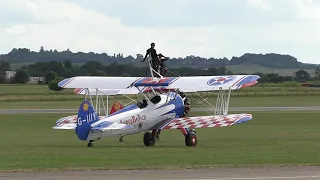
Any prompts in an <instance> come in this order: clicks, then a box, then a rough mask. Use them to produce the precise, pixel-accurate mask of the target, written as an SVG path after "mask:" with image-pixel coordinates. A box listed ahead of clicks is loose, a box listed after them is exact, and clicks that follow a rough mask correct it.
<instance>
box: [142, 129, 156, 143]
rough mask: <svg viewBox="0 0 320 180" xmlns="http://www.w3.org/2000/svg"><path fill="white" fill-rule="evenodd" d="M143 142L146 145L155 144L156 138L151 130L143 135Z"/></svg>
mask: <svg viewBox="0 0 320 180" xmlns="http://www.w3.org/2000/svg"><path fill="white" fill-rule="evenodd" d="M143 143H144V145H145V146H154V144H155V143H156V138H155V136H154V135H153V134H152V133H151V132H146V133H144V136H143Z"/></svg>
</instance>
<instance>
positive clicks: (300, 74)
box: [294, 69, 310, 82]
mask: <svg viewBox="0 0 320 180" xmlns="http://www.w3.org/2000/svg"><path fill="white" fill-rule="evenodd" d="M294 76H295V79H296V80H297V81H299V82H305V81H309V80H310V74H309V73H308V72H307V71H305V70H303V69H300V70H299V71H297V72H295V73H294Z"/></svg>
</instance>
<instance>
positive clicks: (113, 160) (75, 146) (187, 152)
mask: <svg viewBox="0 0 320 180" xmlns="http://www.w3.org/2000/svg"><path fill="white" fill-rule="evenodd" d="M65 115H67V114H38V115H33V114H25V115H0V118H1V121H2V126H1V127H0V136H1V137H2V138H1V139H0V157H1V160H0V170H1V171H6V170H49V169H141V168H182V167H196V166H221V165H227V166H229V165H230V166H239V165H297V164H300V165H305V164H308V165H319V162H320V157H319V156H318V149H319V148H320V139H319V137H320V130H319V126H320V120H319V116H320V112H314V111H312V112H304V111H298V112H254V113H253V117H254V119H253V120H252V121H249V122H247V123H245V124H241V125H237V126H232V127H226V128H215V129H213V128H207V129H198V130H197V132H198V146H197V147H196V148H187V147H186V146H185V145H184V138H183V136H182V135H181V133H180V131H179V130H164V131H162V133H161V140H160V141H158V142H157V143H156V145H155V147H144V145H143V142H142V137H143V134H137V135H132V136H128V137H125V138H124V142H123V143H119V142H118V139H117V138H108V139H103V140H100V141H97V142H95V143H94V147H93V148H87V147H86V143H85V142H82V141H79V140H78V139H77V137H76V135H75V133H74V131H72V130H71V131H68V130H65V131H63V130H62V131H59V130H53V129H51V127H52V126H53V125H54V122H55V120H57V119H58V118H59V117H62V116H65ZM193 115H196V114H193Z"/></svg>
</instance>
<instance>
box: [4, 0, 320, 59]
mask: <svg viewBox="0 0 320 180" xmlns="http://www.w3.org/2000/svg"><path fill="white" fill-rule="evenodd" d="M319 34H320V0H317V1H316V0H153V1H150V0H90V1H89V0H1V5H0V42H1V43H0V53H1V54H3V53H8V52H9V51H11V49H12V48H14V47H17V48H18V47H26V48H30V49H32V50H36V51H38V50H39V49H40V46H44V48H45V49H57V50H59V51H60V50H65V49H67V48H70V50H71V51H73V52H78V51H82V52H90V51H93V52H98V53H101V52H106V53H109V54H113V53H123V54H124V55H129V54H131V55H133V56H135V55H136V54H137V53H142V54H144V53H145V50H146V49H147V48H148V47H149V46H150V43H151V42H155V43H156V49H157V51H158V52H161V53H163V54H164V55H168V56H170V57H179V56H180V57H181V56H182V57H185V56H187V55H196V56H203V57H207V58H208V57H216V58H223V57H227V58H231V57H232V56H241V55H243V54H244V53H248V52H249V53H281V54H290V55H293V56H295V57H297V58H298V60H299V61H302V62H309V63H317V64H320V35H319Z"/></svg>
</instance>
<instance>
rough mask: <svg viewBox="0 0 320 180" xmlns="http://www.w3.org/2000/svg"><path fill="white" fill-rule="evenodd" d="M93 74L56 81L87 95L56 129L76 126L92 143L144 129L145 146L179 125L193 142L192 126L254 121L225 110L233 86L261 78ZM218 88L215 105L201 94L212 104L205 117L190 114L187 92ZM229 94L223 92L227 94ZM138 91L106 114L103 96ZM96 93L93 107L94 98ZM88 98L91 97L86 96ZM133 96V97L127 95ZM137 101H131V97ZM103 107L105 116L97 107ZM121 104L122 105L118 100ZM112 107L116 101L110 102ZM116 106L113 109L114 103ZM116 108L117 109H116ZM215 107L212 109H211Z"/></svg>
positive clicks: (203, 126)
mask: <svg viewBox="0 0 320 180" xmlns="http://www.w3.org/2000/svg"><path fill="white" fill-rule="evenodd" d="M149 67H150V70H151V76H152V77H95V76H78V77H72V78H68V79H64V80H62V81H61V82H59V84H58V85H59V86H60V87H63V88H76V89H75V92H76V93H77V94H82V95H85V100H84V101H83V102H82V103H81V105H80V107H79V111H78V114H77V115H74V116H69V117H65V118H61V119H60V120H58V121H57V122H56V126H55V127H53V128H54V129H74V130H75V131H76V134H77V136H78V138H79V139H80V140H83V141H87V142H88V147H91V146H93V144H92V142H93V141H97V140H100V139H102V138H106V137H110V136H120V139H119V141H122V140H123V137H124V136H127V135H131V134H136V133H140V132H144V137H143V142H144V145H145V146H154V145H155V142H156V140H157V137H158V136H159V133H160V130H163V129H180V130H181V132H182V134H183V135H184V137H185V144H186V146H196V145H197V133H196V131H195V130H194V129H196V128H210V127H226V126H232V125H236V124H240V123H243V122H246V121H249V120H251V119H252V115H251V114H228V108H229V100H230V94H231V91H232V90H236V89H241V88H245V87H249V86H252V85H254V84H256V83H257V80H258V79H259V78H260V77H259V76H256V75H227V76H189V77H162V76H161V75H160V74H157V75H158V76H159V77H155V76H154V73H157V72H153V70H152V69H151V66H150V60H149ZM211 91H217V92H218V94H217V100H216V105H215V106H212V105H211V103H210V102H209V101H208V100H207V99H205V98H203V100H202V101H201V102H199V104H204V102H205V103H207V104H208V105H210V107H211V108H207V110H208V111H209V112H211V114H210V115H208V116H198V117H188V116H187V115H188V112H189V110H190V103H189V100H188V98H187V97H186V95H185V93H191V92H193V93H197V94H199V92H211ZM225 92H227V94H225ZM134 94H139V95H141V96H143V98H142V100H140V101H138V102H136V103H132V104H129V105H125V106H123V107H120V108H119V107H118V110H114V111H111V112H110V113H108V109H109V108H108V107H107V108H105V106H104V99H103V96H107V103H106V104H107V106H108V97H109V96H113V95H124V96H127V97H128V98H130V97H129V96H128V95H134ZM92 96H95V97H96V104H95V107H94V106H93V104H94V103H93V100H92V99H93V98H92ZM88 99H89V100H88ZM130 99H131V100H133V99H132V98H130ZM133 101H135V100H133ZM101 103H102V105H103V107H104V115H102V113H101V112H100V111H101V108H100V107H101ZM116 105H118V106H121V105H120V104H116ZM114 106H115V105H114ZM113 108H114V107H113ZM116 109H117V108H116ZM212 109H213V110H212Z"/></svg>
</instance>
